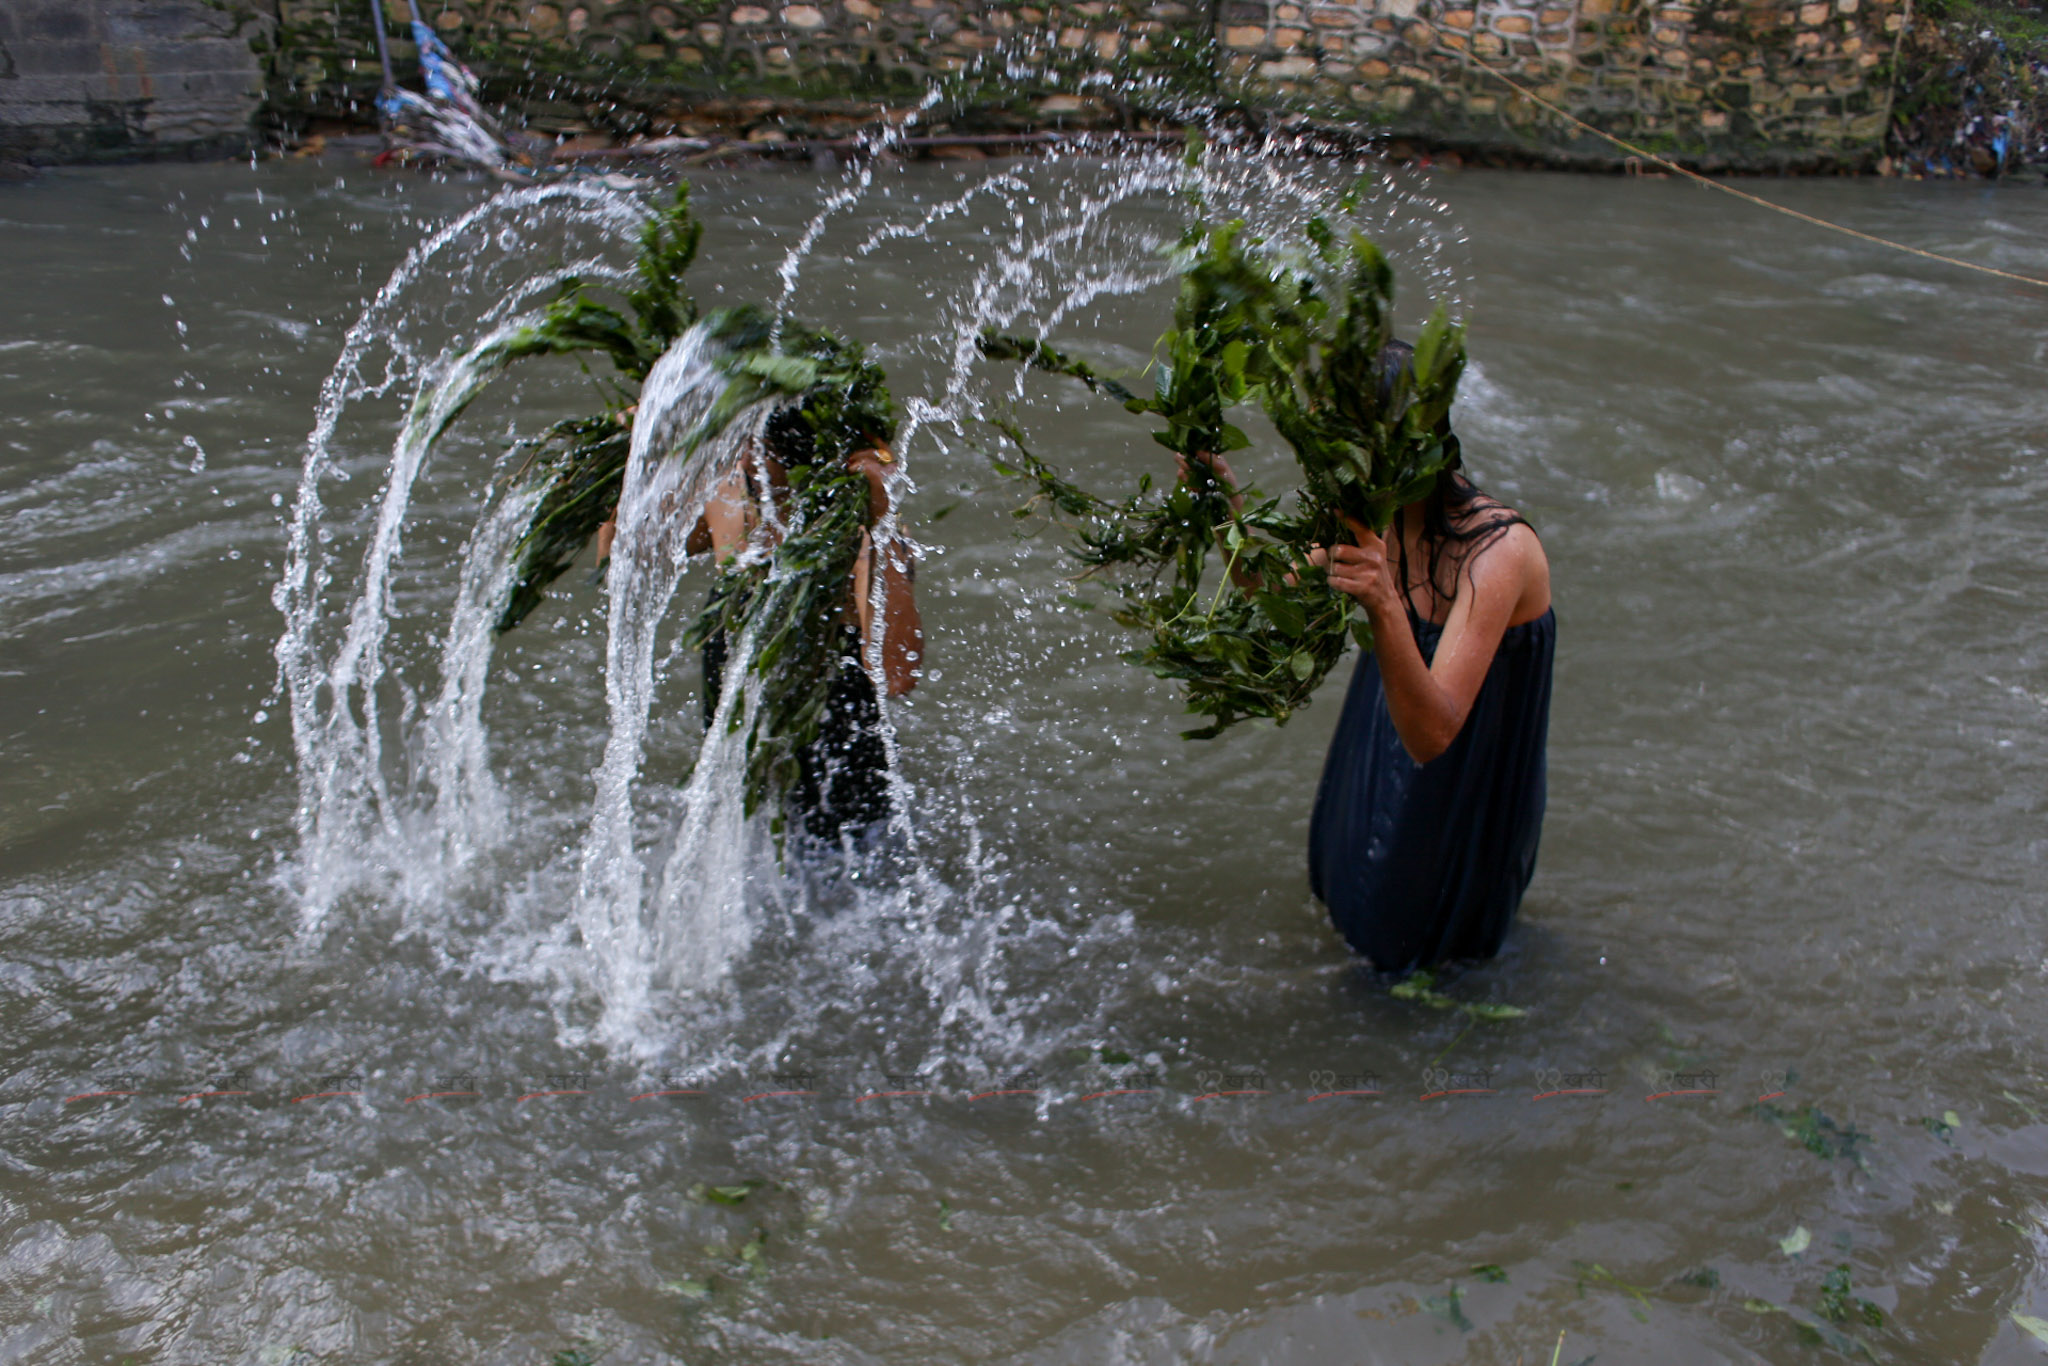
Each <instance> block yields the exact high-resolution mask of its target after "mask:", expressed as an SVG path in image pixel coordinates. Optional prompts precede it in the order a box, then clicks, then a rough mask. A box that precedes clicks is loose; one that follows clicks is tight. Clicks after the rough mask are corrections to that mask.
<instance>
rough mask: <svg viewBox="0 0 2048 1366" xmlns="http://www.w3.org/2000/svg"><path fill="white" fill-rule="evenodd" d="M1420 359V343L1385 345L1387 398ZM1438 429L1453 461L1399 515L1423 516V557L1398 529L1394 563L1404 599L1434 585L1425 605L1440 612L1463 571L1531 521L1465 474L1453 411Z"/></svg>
mask: <svg viewBox="0 0 2048 1366" xmlns="http://www.w3.org/2000/svg"><path fill="white" fill-rule="evenodd" d="M1414 361H1415V348H1414V347H1412V346H1410V345H1409V344H1408V343H1407V342H1401V341H1396V342H1388V343H1387V344H1386V345H1385V346H1383V347H1381V348H1380V356H1379V374H1380V402H1381V403H1389V402H1392V401H1393V398H1394V393H1395V389H1396V387H1397V386H1398V385H1399V383H1400V380H1401V376H1402V375H1403V374H1404V373H1405V372H1406V371H1407V370H1408V368H1409V367H1410V366H1411V365H1413V364H1414ZM1438 431H1439V432H1441V433H1442V434H1443V437H1444V440H1445V442H1446V443H1447V444H1448V445H1449V447H1450V453H1451V458H1450V463H1448V464H1447V465H1445V466H1444V469H1443V472H1442V473H1440V474H1439V475H1437V479H1436V487H1435V488H1433V489H1431V490H1430V491H1429V493H1428V494H1426V495H1424V497H1423V498H1422V499H1421V500H1419V501H1418V502H1415V503H1411V504H1409V505H1408V506H1407V507H1404V508H1402V509H1401V510H1400V511H1399V512H1398V513H1396V514H1395V516H1394V527H1395V529H1396V530H1398V531H1405V530H1406V528H1407V527H1408V525H1409V523H1408V518H1409V517H1410V516H1411V515H1419V516H1420V517H1421V518H1422V525H1421V527H1420V529H1419V532H1418V534H1417V536H1416V540H1417V542H1418V545H1419V549H1420V550H1421V552H1422V563H1421V564H1420V565H1419V566H1414V567H1411V566H1410V565H1409V563H1408V538H1407V536H1406V535H1398V536H1396V537H1395V538H1394V539H1395V551H1394V565H1395V573H1396V574H1397V575H1398V577H1399V581H1400V585H1401V598H1402V600H1403V601H1404V602H1408V603H1413V601H1414V591H1415V589H1416V588H1418V587H1425V586H1426V587H1427V588H1428V590H1429V592H1428V597H1427V600H1426V605H1425V608H1424V611H1425V612H1426V613H1427V614H1428V615H1429V616H1431V617H1434V616H1435V615H1436V610H1435V609H1436V608H1437V606H1438V605H1439V604H1444V603H1449V602H1450V601H1451V600H1452V599H1453V598H1455V597H1457V595H1458V579H1459V577H1460V576H1461V575H1462V574H1463V573H1464V572H1465V568H1466V566H1467V565H1469V564H1471V563H1472V561H1473V560H1474V559H1476V558H1477V557H1478V556H1479V554H1480V552H1482V551H1484V550H1485V549H1486V548H1487V547H1489V546H1491V545H1492V544H1493V543H1494V542H1495V541H1498V540H1499V539H1500V538H1501V537H1503V536H1505V535H1507V534H1508V528H1509V527H1512V526H1517V525H1519V526H1527V525H1529V522H1528V519H1527V518H1525V517H1523V516H1522V514H1520V513H1519V512H1515V511H1513V510H1512V509H1510V508H1509V507H1507V506H1506V505H1505V504H1503V503H1502V502H1501V501H1500V500H1499V499H1498V498H1495V497H1494V496H1493V495H1492V494H1490V493H1488V492H1486V490H1484V489H1482V488H1480V487H1479V486H1478V485H1477V484H1474V483H1473V482H1472V481H1471V480H1470V479H1468V478H1466V477H1465V473H1464V463H1465V460H1464V454H1463V452H1462V451H1461V450H1460V449H1459V446H1458V438H1457V436H1456V435H1454V434H1453V433H1452V432H1451V420H1450V418H1449V417H1448V416H1446V417H1445V418H1444V421H1443V425H1442V426H1441V427H1439V428H1438ZM1418 571H1419V573H1418Z"/></svg>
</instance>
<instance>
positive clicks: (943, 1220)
mask: <svg viewBox="0 0 2048 1366" xmlns="http://www.w3.org/2000/svg"><path fill="white" fill-rule="evenodd" d="M939 1227H940V1228H942V1229H944V1230H945V1231H946V1232H948V1233H951V1232H952V1231H953V1207H952V1206H951V1205H949V1204H947V1203H946V1202H945V1201H944V1200H941V1201H939Z"/></svg>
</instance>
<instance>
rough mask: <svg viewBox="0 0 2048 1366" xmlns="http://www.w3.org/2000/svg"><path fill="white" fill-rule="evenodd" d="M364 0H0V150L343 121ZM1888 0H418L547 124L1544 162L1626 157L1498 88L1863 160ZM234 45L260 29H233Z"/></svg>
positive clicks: (1882, 125) (496, 84)
mask: <svg viewBox="0 0 2048 1366" xmlns="http://www.w3.org/2000/svg"><path fill="white" fill-rule="evenodd" d="M377 3H381V4H382V5H383V7H384V13H385V17H386V20H387V33H388V34H389V37H390V46H391V51H392V55H393V57H394V59H395V61H396V63H397V66H398V72H399V76H400V79H401V80H405V81H407V82H408V83H411V84H415V85H416V84H417V79H418V77H417V71H418V63H417V57H416V53H415V52H414V50H413V45H412V43H411V42H410V41H409V39H408V36H407V30H406V26H405V23H404V20H405V19H406V17H407V6H406V3H405V0H0V158H8V157H13V158H17V159H18V158H21V157H24V156H38V157H48V158H52V159H61V158H67V157H78V156H89V155H136V154H145V153H148V152H150V151H152V150H158V151H161V150H164V149H167V148H219V147H232V146H239V145H241V144H242V143H243V142H244V141H245V140H246V139H247V137H248V119H249V114H250V111H251V110H252V108H253V107H254V105H255V100H256V89H255V82H256V81H257V79H258V76H257V72H258V68H259V65H260V67H261V69H262V76H261V79H262V80H263V82H264V83H265V86H266V94H267V103H266V111H267V116H268V118H269V119H270V121H271V128H270V130H269V131H270V133H271V135H272V136H282V137H284V138H286V139H287V140H288V139H289V138H290V137H292V136H294V135H296V134H297V133H299V132H302V131H304V130H306V129H308V128H309V127H314V126H317V125H318V124H319V123H320V121H322V120H341V121H353V122H355V123H357V124H359V125H364V126H367V125H368V124H369V123H371V122H372V119H373V112H372V110H373V105H372V101H373V100H374V98H375V95H376V92H377V89H378V86H379V84H380V80H381V76H380V72H379V67H378V63H377V58H376V49H375V45H374V42H373V39H372V19H371V15H372V13H373V10H372V5H373V4H377ZM1911 3H1912V0H1352V2H1350V3H1315V2H1314V0H1056V2H1055V0H1047V3H1040V4H1003V3H993V2H992V0H419V7H420V11H421V14H422V15H423V17H424V18H425V19H426V20H427V21H428V22H430V23H431V24H432V25H433V26H434V27H435V29H436V30H437V31H438V32H439V33H440V34H441V36H442V37H443V38H444V39H445V40H446V41H448V42H449V43H450V44H451V45H453V46H454V48H455V49H456V51H457V52H458V53H459V54H460V55H461V56H462V58H463V59H464V60H465V61H467V62H468V63H469V64H470V65H471V66H473V67H474V68H475V69H476V70H477V72H478V73H479V75H480V76H481V77H482V78H483V81H484V86H485V95H486V97H487V98H488V99H491V100H493V101H496V102H500V103H502V104H504V105H505V106H507V107H508V108H510V109H511V110H512V111H513V113H514V116H515V119H516V120H517V121H520V122H523V123H525V124H526V126H528V127H529V128H531V129H533V130H535V131H538V132H543V133H549V134H554V135H556V136H583V137H588V138H591V139H593V140H597V139H602V138H613V139H623V138H629V137H632V136H636V135H639V134H645V133H663V132H685V133H689V132H709V131H719V132H727V133H733V132H737V133H739V134H742V135H744V136H748V137H753V138H756V139H758V140H763V141H772V140H774V139H776V138H779V137H790V138H797V137H814V136H830V135H834V134H839V133H844V132H846V131H848V130H850V129H851V128H853V127H855V126H857V125H858V124H859V123H861V122H864V121H866V120H869V119H872V118H874V117H876V115H877V113H878V111H885V112H886V113H888V114H889V115H890V116H893V117H898V118H900V117H903V116H904V114H905V112H906V111H907V110H908V109H909V108H910V107H911V106H913V105H915V104H916V103H918V102H919V101H920V100H921V99H922V98H923V97H924V96H925V95H926V93H927V92H928V91H929V90H930V89H932V88H933V84H934V82H937V83H938V86H939V88H940V89H941V90H942V91H943V92H944V93H943V98H942V99H941V100H940V101H939V102H938V104H937V105H936V106H935V107H934V108H933V109H932V110H931V111H930V112H929V113H927V114H926V115H925V116H924V118H923V126H924V127H925V129H926V130H927V131H959V132H973V131H1001V130H1010V129H1021V128H1027V127H1030V128H1037V127H1046V126H1055V127H1057V126H1072V125H1089V126H1124V127H1130V126H1143V125H1145V124H1147V123H1148V122H1150V121H1152V120H1154V119H1156V118H1159V117H1168V118H1170V117H1172V116H1173V115H1174V114H1175V113H1176V112H1180V111H1185V110H1186V109H1188V108H1190V107H1197V106H1200V107H1207V106H1211V105H1222V106H1224V107H1226V108H1231V109H1234V110H1236V111H1237V112H1238V113H1240V114H1242V115H1246V116H1249V117H1252V118H1259V119H1264V118H1273V117H1288V118H1295V117H1307V118H1309V119H1312V120H1314V121H1316V122H1319V123H1323V124H1327V125H1331V126H1336V127H1343V128H1347V129H1352V130H1357V131H1373V132H1377V133H1381V134H1384V135H1387V136H1389V137H1392V138H1401V139H1409V140H1412V141H1413V142H1415V143H1417V144H1419V145H1421V146H1425V147H1430V148H1437V149H1442V148H1452V149H1458V150H1461V151H1464V152H1466V153H1467V154H1477V155H1506V156H1514V157H1526V158H1529V159H1534V160H1539V161H1548V162H1553V163H1565V164H1571V163H1575V162H1576V163H1588V164H1604V165H1614V164H1617V163H1618V162H1619V160H1620V158H1621V154H1620V153H1618V152H1616V151H1615V150H1614V149H1613V148H1612V147H1611V146H1609V145H1608V144H1606V143H1604V142H1602V141H1601V140H1599V139H1598V138H1596V137H1593V136H1592V135H1590V134H1588V133H1586V132H1585V131H1584V130H1582V129H1579V128H1576V127H1574V126H1573V125H1572V124H1571V123H1570V122H1569V121H1567V120H1565V119H1561V118H1559V117H1557V116H1556V115H1555V114H1552V113H1549V112H1546V111H1544V110H1542V109H1541V108H1539V107H1538V106H1537V105H1536V104H1534V103H1533V102H1531V101H1530V100H1528V99H1525V98H1523V97H1522V96H1520V95H1518V94H1516V93H1514V92H1513V91H1512V90H1511V89H1509V88H1508V87H1507V86H1505V85H1504V84H1502V83H1501V82H1500V81H1498V80H1497V79H1495V77H1494V76H1492V75H1489V74H1488V73H1487V71H1486V70H1484V69H1482V67H1481V66H1479V65H1475V63H1483V64H1485V65H1486V66H1488V67H1491V68H1493V69H1496V70H1498V71H1500V72H1502V73H1505V74H1506V75H1508V76H1510V77H1511V78H1512V79H1514V80H1515V81H1517V82H1519V83H1521V84H1523V85H1524V86H1526V87H1527V88H1529V89H1530V90H1532V91H1533V92H1535V93H1536V94H1537V95H1539V96H1541V97H1542V98H1543V99H1545V100H1548V101H1551V102H1552V103H1554V104H1557V105H1559V106H1561V107H1562V108H1564V109H1566V110H1568V111H1569V112H1570V113H1571V114H1572V115H1573V116H1575V117H1577V118H1579V119H1582V120H1584V121H1585V122H1587V123H1589V124H1592V125H1594V126H1595V127H1598V128H1601V129H1604V130H1607V131H1609V132H1612V133H1614V134H1616V135H1618V136H1622V137H1625V138H1628V139H1630V140H1631V141H1633V142H1636V143H1638V144H1640V145H1642V146H1644V147H1646V148H1648V149H1650V150H1652V151H1656V152H1659V153H1663V154H1667V155H1673V156H1677V157H1680V158H1682V159H1684V160H1686V161H1688V162H1691V163H1693V164H1698V165H1704V166H1706V167H1709V168H1722V167H1736V168H1768V167H1773V166H1799V167H1808V168H1815V167H1828V166H1852V167H1853V166H1864V165H1869V164H1873V163H1875V162H1876V160H1877V159H1878V158H1879V157H1880V156H1881V155H1882V152H1883V144H1884V138H1885V131H1886V125H1887V122H1888V119H1889V112H1890V108H1891V100H1892V94H1891V83H1892V78H1893V60H1894V56H1895V53H1896V52H1897V49H1898V42H1899V38H1900V35H1901V33H1902V31H1903V30H1904V28H1905V26H1906V24H1907V22H1908V17H1909V16H1908V7H1909V6H1910V4H1911ZM252 49H253V51H254V53H255V55H254V56H252V55H251V52H252Z"/></svg>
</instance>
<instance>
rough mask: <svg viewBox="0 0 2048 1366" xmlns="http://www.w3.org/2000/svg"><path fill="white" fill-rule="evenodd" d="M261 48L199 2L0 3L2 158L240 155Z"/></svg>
mask: <svg viewBox="0 0 2048 1366" xmlns="http://www.w3.org/2000/svg"><path fill="white" fill-rule="evenodd" d="M265 40H266V34H265V27H264V25H263V23H262V20H261V17H260V16H259V15H254V14H251V13H247V12H244V13H239V14H238V13H233V12H230V11H229V10H227V9H224V8H222V7H221V6H219V5H215V4H208V3H206V0H91V2H90V3H89V2H88V0H0V161H16V162H21V161H26V162H45V161H46V162H65V161H91V160H101V159H121V158H129V157H142V156H162V155H209V154H221V153H227V152H243V151H247V150H248V149H249V147H250V146H251V143H252V128H251V122H250V120H251V118H252V116H253V115H254V114H255V112H256V110H257V107H258V106H259V105H260V104H261V102H262V99H263V93H264V77H263V68H262V64H261V62H260V61H259V59H258V57H257V55H256V53H255V51H254V50H253V48H254V47H255V46H256V45H258V44H261V43H263V42H264V41H265Z"/></svg>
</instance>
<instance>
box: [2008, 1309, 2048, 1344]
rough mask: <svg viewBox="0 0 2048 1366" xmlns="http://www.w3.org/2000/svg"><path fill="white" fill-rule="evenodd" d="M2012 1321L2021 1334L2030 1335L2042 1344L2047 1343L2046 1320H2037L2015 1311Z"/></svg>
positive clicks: (2030, 1315)
mask: <svg viewBox="0 0 2048 1366" xmlns="http://www.w3.org/2000/svg"><path fill="white" fill-rule="evenodd" d="M2012 1321H2013V1323H2014V1324H2015V1325H2016V1326H2017V1327H2018V1328H2019V1330H2020V1331H2021V1332H2023V1333H2031V1334H2033V1336H2034V1337H2035V1338H2037V1339H2039V1340H2040V1341H2042V1342H2048V1319H2037V1318H2035V1317H2034V1316H2033V1315H2032V1314H2022V1313H2020V1312H2019V1310H2017V1309H2015V1310H2013V1312H2012Z"/></svg>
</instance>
